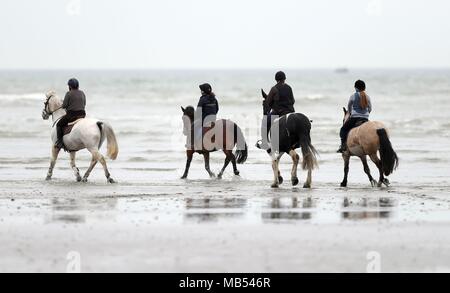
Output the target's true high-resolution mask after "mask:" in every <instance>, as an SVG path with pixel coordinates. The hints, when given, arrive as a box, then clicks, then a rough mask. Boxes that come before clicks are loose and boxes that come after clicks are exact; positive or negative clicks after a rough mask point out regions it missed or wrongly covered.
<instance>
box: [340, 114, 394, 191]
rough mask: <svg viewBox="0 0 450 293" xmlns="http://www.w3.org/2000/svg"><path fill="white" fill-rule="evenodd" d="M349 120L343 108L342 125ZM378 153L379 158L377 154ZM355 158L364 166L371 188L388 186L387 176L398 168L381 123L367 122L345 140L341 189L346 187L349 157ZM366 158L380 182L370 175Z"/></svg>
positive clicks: (351, 132) (386, 133) (352, 131)
mask: <svg viewBox="0 0 450 293" xmlns="http://www.w3.org/2000/svg"><path fill="white" fill-rule="evenodd" d="M349 118H350V113H349V112H348V111H347V109H346V108H344V123H345V122H346V121H347V120H348V119H349ZM378 151H380V157H381V159H380V158H378V155H377V152H378ZM351 156H357V157H359V158H360V159H361V161H362V163H363V165H364V172H365V173H366V174H367V176H368V177H369V180H370V183H371V184H372V187H375V186H378V187H381V186H382V185H383V184H384V185H386V186H389V180H388V179H387V178H385V177H384V176H386V177H387V176H389V175H391V174H392V172H393V171H394V170H395V169H396V168H397V167H398V157H397V154H396V153H395V151H394V149H393V148H392V144H391V141H390V140H389V134H388V130H387V128H386V127H385V126H384V125H383V123H381V122H377V121H369V122H366V123H364V124H362V125H361V126H359V127H356V128H354V129H352V130H351V131H350V133H349V135H348V138H347V150H346V151H345V152H344V153H343V154H342V157H343V158H344V164H345V167H344V180H343V181H342V183H341V187H347V178H348V172H349V166H350V157H351ZM367 156H369V157H370V159H371V160H372V161H373V162H374V163H375V165H376V166H377V168H378V170H379V172H380V180H379V181H378V182H377V181H376V180H375V179H373V177H372V175H371V174H370V169H369V165H368V164H367Z"/></svg>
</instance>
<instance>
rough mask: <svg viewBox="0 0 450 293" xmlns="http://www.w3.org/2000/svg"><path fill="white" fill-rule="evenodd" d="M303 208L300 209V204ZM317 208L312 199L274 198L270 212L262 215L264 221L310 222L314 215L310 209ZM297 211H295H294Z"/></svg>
mask: <svg viewBox="0 0 450 293" xmlns="http://www.w3.org/2000/svg"><path fill="white" fill-rule="evenodd" d="M300 201H301V207H300V208H299V202H300ZM314 207H315V202H314V201H313V199H312V198H311V197H307V198H305V199H303V200H299V198H298V197H293V198H289V199H284V198H283V199H282V198H274V199H272V200H271V203H270V209H271V211H270V212H263V213H262V214H261V216H262V218H263V220H265V221H271V220H310V219H311V218H312V213H311V211H310V209H312V208H314ZM292 209H295V210H292Z"/></svg>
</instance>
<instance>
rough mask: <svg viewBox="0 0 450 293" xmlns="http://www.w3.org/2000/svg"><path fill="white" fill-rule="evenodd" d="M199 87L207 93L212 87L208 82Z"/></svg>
mask: <svg viewBox="0 0 450 293" xmlns="http://www.w3.org/2000/svg"><path fill="white" fill-rule="evenodd" d="M199 87H200V90H201V91H202V92H204V93H205V94H207V95H209V94H210V93H211V92H212V87H211V85H210V84H209V83H204V84H202V85H200V86H199Z"/></svg>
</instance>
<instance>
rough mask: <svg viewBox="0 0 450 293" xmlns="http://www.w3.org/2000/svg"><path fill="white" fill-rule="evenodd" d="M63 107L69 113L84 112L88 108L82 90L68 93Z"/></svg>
mask: <svg viewBox="0 0 450 293" xmlns="http://www.w3.org/2000/svg"><path fill="white" fill-rule="evenodd" d="M62 107H63V108H64V109H66V111H67V112H78V111H84V110H85V108H86V96H85V95H84V93H83V92H82V91H80V90H71V91H68V92H67V94H66V96H65V98H64V102H63V105H62Z"/></svg>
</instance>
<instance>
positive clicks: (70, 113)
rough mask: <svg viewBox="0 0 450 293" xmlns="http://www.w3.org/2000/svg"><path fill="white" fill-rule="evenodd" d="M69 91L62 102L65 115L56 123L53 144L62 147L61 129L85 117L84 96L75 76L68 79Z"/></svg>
mask: <svg viewBox="0 0 450 293" xmlns="http://www.w3.org/2000/svg"><path fill="white" fill-rule="evenodd" d="M67 85H68V86H69V91H68V92H67V94H66V96H65V97H64V102H63V105H62V108H63V109H65V110H66V115H65V116H63V117H62V118H61V119H60V120H59V121H58V123H57V124H56V126H57V128H56V130H57V132H56V133H57V136H58V140H57V141H56V144H55V146H56V147H58V148H63V147H64V143H63V129H64V127H66V126H67V124H69V123H70V122H73V121H76V120H78V119H80V118H84V117H86V112H85V108H86V96H85V95H84V93H83V92H82V91H80V90H79V86H80V85H79V82H78V80H76V79H75V78H72V79H71V80H69V82H68V84H67Z"/></svg>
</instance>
